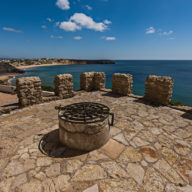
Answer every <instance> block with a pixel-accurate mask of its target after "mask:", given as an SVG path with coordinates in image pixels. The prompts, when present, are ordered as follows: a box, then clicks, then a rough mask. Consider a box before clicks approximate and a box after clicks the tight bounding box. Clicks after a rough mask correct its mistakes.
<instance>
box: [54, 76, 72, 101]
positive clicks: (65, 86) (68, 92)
mask: <svg viewBox="0 0 192 192" xmlns="http://www.w3.org/2000/svg"><path fill="white" fill-rule="evenodd" d="M54 83H55V95H56V96H59V98H62V99H63V98H66V97H71V96H73V77H72V75H71V74H61V75H57V76H56V77H55V80H54Z"/></svg>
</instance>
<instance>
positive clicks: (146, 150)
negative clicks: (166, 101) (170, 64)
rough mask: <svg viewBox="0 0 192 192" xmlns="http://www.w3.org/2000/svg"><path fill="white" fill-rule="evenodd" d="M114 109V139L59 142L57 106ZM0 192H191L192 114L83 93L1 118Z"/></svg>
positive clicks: (100, 93) (123, 99)
mask: <svg viewBox="0 0 192 192" xmlns="http://www.w3.org/2000/svg"><path fill="white" fill-rule="evenodd" d="M83 101H93V102H100V103H103V104H106V105H108V106H109V107H110V108H111V111H112V112H114V113H115V124H114V126H113V127H111V130H110V132H111V139H110V140H109V142H108V143H107V144H106V145H105V146H103V147H102V148H101V149H98V150H95V151H92V152H89V153H84V154H83V153H82V152H80V151H74V150H70V149H67V148H65V147H64V146H62V145H61V144H60V143H59V142H58V119H57V111H56V110H55V109H54V107H55V106H57V105H60V104H62V105H67V104H71V103H75V102H83ZM0 138H1V139H0V192H9V191H10V192H12V191H16V192H60V191H62V192H98V191H99V192H163V191H165V192H191V191H192V186H191V184H192V150H191V149H192V115H191V114H186V113H185V112H182V111H180V110H175V109H172V108H169V107H165V106H159V107H157V106H152V105H149V104H147V103H144V102H142V100H140V99H138V98H137V97H115V96H113V95H111V94H110V93H107V92H89V93H86V92H80V93H79V94H77V95H76V96H75V97H73V98H70V99H65V100H60V101H53V102H50V103H44V104H40V105H34V106H31V107H27V108H24V109H21V110H17V111H14V112H12V113H11V114H9V115H3V116H1V117H0Z"/></svg>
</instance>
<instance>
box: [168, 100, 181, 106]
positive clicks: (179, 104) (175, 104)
mask: <svg viewBox="0 0 192 192" xmlns="http://www.w3.org/2000/svg"><path fill="white" fill-rule="evenodd" d="M169 105H172V106H183V105H184V104H183V103H182V102H180V101H170V102H169Z"/></svg>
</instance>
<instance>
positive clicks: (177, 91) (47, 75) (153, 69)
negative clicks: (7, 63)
mask: <svg viewBox="0 0 192 192" xmlns="http://www.w3.org/2000/svg"><path fill="white" fill-rule="evenodd" d="M91 71H96V72H105V73H106V88H111V87H112V75H113V73H130V74H132V75H133V82H134V83H133V93H134V94H136V95H142V96H143V95H144V93H145V79H146V78H147V76H148V75H160V76H170V77H172V78H173V79H174V90H173V100H175V101H181V102H183V103H184V104H186V105H191V106H192V61H152V60H150V61H146V60H145V61H141V60H133V61H131V60H126V61H125V60H120V61H119V60H118V61H116V64H106V65H105V64H92V65H58V66H46V67H37V68H31V69H26V73H25V74H23V75H21V76H25V77H26V76H39V77H40V78H41V80H42V84H43V85H50V86H54V83H53V82H54V77H55V75H58V74H62V73H70V74H72V75H73V82H74V90H78V89H80V82H79V81H80V74H81V73H83V72H91ZM14 83H15V80H14V81H13V84H14Z"/></svg>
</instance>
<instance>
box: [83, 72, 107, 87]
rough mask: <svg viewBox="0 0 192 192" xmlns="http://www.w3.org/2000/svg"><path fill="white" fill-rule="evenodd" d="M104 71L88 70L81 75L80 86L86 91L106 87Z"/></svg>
mask: <svg viewBox="0 0 192 192" xmlns="http://www.w3.org/2000/svg"><path fill="white" fill-rule="evenodd" d="M105 79H106V76H105V73H104V72H86V73H82V74H81V77H80V88H81V90H85V91H92V90H101V89H104V88H105Z"/></svg>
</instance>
